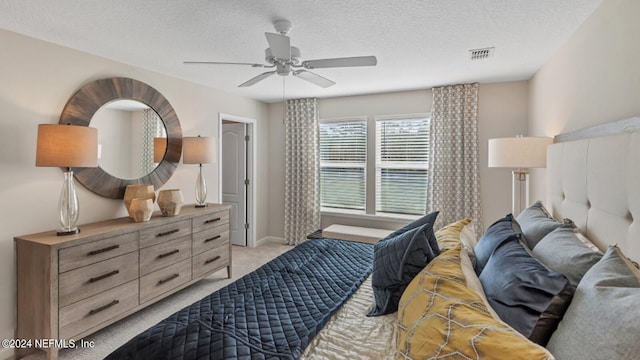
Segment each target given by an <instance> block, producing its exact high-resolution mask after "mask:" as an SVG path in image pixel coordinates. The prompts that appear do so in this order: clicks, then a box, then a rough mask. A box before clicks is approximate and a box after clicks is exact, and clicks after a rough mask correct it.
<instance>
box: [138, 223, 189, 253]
mask: <svg viewBox="0 0 640 360" xmlns="http://www.w3.org/2000/svg"><path fill="white" fill-rule="evenodd" d="M189 234H191V220H182V221H176V222H172V223H170V224H166V225H161V226H157V227H154V228H151V229H146V230H142V231H140V247H141V248H144V247H147V246H151V245H155V244H158V243H161V242H165V241H169V240H173V239H177V238H181V237H183V236H186V235H189Z"/></svg>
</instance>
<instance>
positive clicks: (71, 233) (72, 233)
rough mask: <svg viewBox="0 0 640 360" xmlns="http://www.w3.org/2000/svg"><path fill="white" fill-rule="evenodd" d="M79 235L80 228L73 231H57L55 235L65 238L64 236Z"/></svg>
mask: <svg viewBox="0 0 640 360" xmlns="http://www.w3.org/2000/svg"><path fill="white" fill-rule="evenodd" d="M78 233H80V228H75V229H68V230H67V229H58V231H56V235H58V236H65V235H75V234H78Z"/></svg>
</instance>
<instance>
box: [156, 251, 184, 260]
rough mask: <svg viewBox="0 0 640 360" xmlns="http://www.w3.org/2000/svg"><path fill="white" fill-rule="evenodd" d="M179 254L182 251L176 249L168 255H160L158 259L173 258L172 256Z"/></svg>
mask: <svg viewBox="0 0 640 360" xmlns="http://www.w3.org/2000/svg"><path fill="white" fill-rule="evenodd" d="M179 252H180V249H175V250H172V251H169V252H168V253H164V254H160V255H158V259H162V258H164V257H167V256H171V255H173V254H177V253H179Z"/></svg>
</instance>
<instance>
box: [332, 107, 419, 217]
mask: <svg viewBox="0 0 640 360" xmlns="http://www.w3.org/2000/svg"><path fill="white" fill-rule="evenodd" d="M368 127H369V135H370V136H369V137H367V128H368ZM367 159H369V161H367ZM428 161H429V116H428V115H425V114H420V115H406V116H393V117H390V116H385V117H376V118H370V119H368V120H367V118H366V117H359V118H355V119H353V118H352V119H338V120H321V121H320V203H321V206H322V208H323V210H325V211H327V210H328V211H338V212H340V211H342V210H347V211H348V212H354V211H355V212H359V213H361V214H369V215H374V214H405V215H422V214H424V213H425V212H426V206H427V181H428V174H427V173H428V164H429V163H428ZM367 174H368V175H369V176H367Z"/></svg>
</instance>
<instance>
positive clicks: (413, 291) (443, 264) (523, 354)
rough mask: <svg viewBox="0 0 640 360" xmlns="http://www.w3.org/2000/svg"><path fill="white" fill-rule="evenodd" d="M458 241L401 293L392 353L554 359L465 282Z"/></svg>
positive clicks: (400, 356) (402, 356)
mask: <svg viewBox="0 0 640 360" xmlns="http://www.w3.org/2000/svg"><path fill="white" fill-rule="evenodd" d="M460 251H461V245H460V244H458V245H457V246H454V247H452V248H451V249H449V250H447V251H446V252H444V253H442V254H440V256H438V257H437V258H435V259H434V260H432V261H431V263H429V264H428V265H427V266H426V267H425V268H424V269H423V270H422V271H421V272H420V273H419V274H418V275H417V276H416V277H415V278H414V279H413V280H412V281H411V283H410V284H409V286H408V287H407V289H406V290H405V292H404V293H403V294H402V298H401V299H400V306H399V309H398V331H397V337H396V344H397V352H396V359H402V360H406V359H439V358H447V359H448V358H452V359H454V358H464V359H511V360H517V359H523V360H530V359H553V356H552V355H551V354H550V353H549V352H548V351H547V350H546V349H544V348H543V347H541V346H539V345H537V344H534V343H533V342H531V341H529V340H528V339H526V338H525V337H524V336H522V335H520V333H518V332H517V331H515V330H513V329H512V328H511V327H509V325H507V324H505V323H503V322H502V321H499V320H496V319H494V318H493V317H492V316H491V314H490V313H489V311H488V310H487V306H486V305H485V303H484V301H483V300H482V299H481V297H480V295H478V294H477V293H476V292H475V291H474V290H471V289H469V288H468V287H467V286H466V281H465V277H464V275H463V273H462V268H461V266H460Z"/></svg>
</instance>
